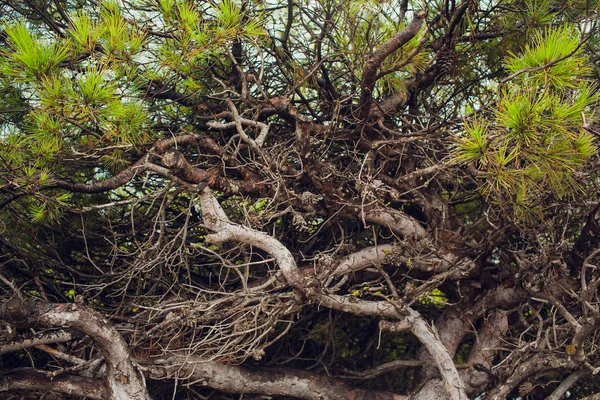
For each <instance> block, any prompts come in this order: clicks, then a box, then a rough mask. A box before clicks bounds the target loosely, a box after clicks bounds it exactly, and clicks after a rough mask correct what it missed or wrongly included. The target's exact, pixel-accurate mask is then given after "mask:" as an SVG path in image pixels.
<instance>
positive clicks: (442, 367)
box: [379, 307, 468, 400]
mask: <svg viewBox="0 0 600 400" xmlns="http://www.w3.org/2000/svg"><path fill="white" fill-rule="evenodd" d="M405 310H406V312H407V313H408V315H407V316H406V317H405V320H404V321H402V325H403V326H405V325H407V324H408V325H410V331H411V332H412V334H413V335H415V336H416V337H417V338H418V339H419V341H420V342H421V343H422V344H423V346H424V347H425V348H426V349H427V351H428V352H429V354H430V355H431V356H432V358H433V361H434V363H435V365H436V366H437V368H438V370H439V372H440V374H441V375H442V380H443V381H444V387H445V389H446V392H447V393H448V395H449V396H450V399H452V400H467V399H468V397H467V395H466V393H465V386H464V383H463V381H462V378H461V377H460V375H459V374H458V371H457V369H456V367H455V366H454V362H453V361H452V357H451V356H450V354H449V353H448V350H446V348H445V347H444V344H443V343H442V342H441V340H440V338H439V335H438V333H437V330H436V329H435V327H434V326H433V325H431V326H430V325H428V324H427V323H426V322H425V320H424V319H423V318H421V316H420V315H419V313H417V312H416V311H414V310H413V309H411V308H410V307H406V308H405ZM393 325H394V324H393V323H389V322H387V321H381V322H380V323H379V328H380V329H382V330H390V329H391V328H393Z"/></svg>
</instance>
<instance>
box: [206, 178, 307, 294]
mask: <svg viewBox="0 0 600 400" xmlns="http://www.w3.org/2000/svg"><path fill="white" fill-rule="evenodd" d="M200 206H201V208H202V217H203V219H204V223H205V224H206V226H207V227H208V229H210V230H212V231H214V232H215V233H213V234H210V235H206V241H207V242H209V243H214V244H219V243H223V242H227V241H230V240H232V241H236V242H240V243H245V244H249V245H252V246H256V247H258V248H259V249H261V250H264V251H266V252H267V253H269V254H270V255H272V256H273V257H274V258H275V259H276V260H277V264H278V265H279V269H280V270H281V272H282V273H283V276H284V277H285V280H286V282H287V283H288V284H289V285H290V286H291V287H292V288H294V290H295V291H297V292H298V293H300V294H302V295H304V294H306V288H305V285H304V279H303V277H302V274H301V273H300V271H299V270H298V266H297V265H296V261H295V260H294V257H293V256H292V253H290V251H289V250H288V249H287V248H286V247H285V246H284V245H283V244H281V242H280V241H279V240H277V239H275V238H273V237H271V236H269V235H267V234H266V233H264V232H260V231H257V230H254V229H252V228H249V227H247V226H243V225H238V224H235V223H233V222H231V221H230V220H229V218H228V217H227V215H226V214H225V211H223V208H222V207H221V205H220V204H219V202H218V201H217V199H216V198H215V196H213V194H212V192H211V191H210V189H208V188H204V190H203V191H202V192H201V193H200Z"/></svg>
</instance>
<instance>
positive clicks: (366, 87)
mask: <svg viewBox="0 0 600 400" xmlns="http://www.w3.org/2000/svg"><path fill="white" fill-rule="evenodd" d="M425 15H426V12H425V11H417V12H415V17H414V19H413V20H412V22H411V23H410V24H408V26H407V27H406V28H404V29H403V30H402V31H400V32H398V33H396V34H395V35H394V36H392V37H391V38H390V39H388V41H387V42H385V43H384V44H382V45H381V46H380V47H379V48H378V49H377V50H375V51H374V52H373V54H372V55H371V56H370V57H369V58H368V60H367V63H366V65H365V68H364V69H363V73H362V82H361V94H360V103H359V108H360V114H359V118H360V119H361V120H364V119H366V118H367V117H368V115H369V113H370V111H371V102H372V100H373V89H374V88H375V83H376V82H377V70H378V69H379V67H380V66H381V63H382V62H383V61H384V60H385V59H386V58H387V57H388V56H389V55H390V54H392V53H393V52H394V51H396V50H398V49H399V48H401V47H402V46H404V45H405V44H406V43H407V42H408V41H409V40H411V39H412V38H413V37H415V35H416V34H417V33H418V32H419V29H421V25H422V24H423V19H425Z"/></svg>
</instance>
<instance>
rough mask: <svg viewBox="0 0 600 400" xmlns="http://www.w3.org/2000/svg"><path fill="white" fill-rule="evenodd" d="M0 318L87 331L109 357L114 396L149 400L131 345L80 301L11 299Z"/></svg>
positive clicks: (20, 323) (108, 383) (110, 387)
mask: <svg viewBox="0 0 600 400" xmlns="http://www.w3.org/2000/svg"><path fill="white" fill-rule="evenodd" d="M0 319H3V320H5V321H7V322H9V323H11V324H14V325H15V326H22V327H36V326H37V327H45V328H49V327H64V328H73V329H77V330H79V331H81V332H83V333H85V334H86V335H88V336H89V337H90V338H91V339H92V340H93V341H94V343H96V345H97V346H98V347H99V348H100V350H101V351H102V354H103V356H104V359H105V360H106V386H107V388H108V390H109V393H110V397H111V398H112V399H114V400H149V399H150V396H149V395H148V392H147V391H146V387H145V385H144V383H143V381H142V380H141V379H140V376H139V375H138V373H137V371H136V369H135V367H134V366H133V363H132V362H131V358H130V356H129V348H128V346H127V344H126V343H125V342H124V341H123V338H121V336H120V335H119V334H118V332H117V331H116V330H115V329H114V328H113V327H112V325H111V324H110V323H109V322H108V321H107V320H106V319H105V318H104V317H102V316H101V315H100V314H98V313H97V312H96V311H93V310H91V309H89V308H87V307H85V306H81V305H77V304H61V303H56V304H53V303H43V302H31V301H21V300H18V299H14V298H13V299H11V300H9V301H8V302H6V303H3V304H2V305H1V306H0Z"/></svg>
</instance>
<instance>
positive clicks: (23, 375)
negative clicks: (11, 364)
mask: <svg viewBox="0 0 600 400" xmlns="http://www.w3.org/2000/svg"><path fill="white" fill-rule="evenodd" d="M13 390H27V391H36V390H39V391H42V392H44V393H48V392H57V393H64V394H67V395H70V396H78V397H84V396H85V397H86V398H88V399H97V400H108V399H110V398H111V397H110V394H109V391H108V390H107V388H106V386H105V385H104V383H103V382H102V381H101V380H100V379H91V378H83V377H81V376H77V375H68V374H61V375H59V376H56V377H53V378H49V377H47V376H45V375H43V374H41V373H39V372H34V371H20V372H17V373H15V374H10V375H7V376H3V377H1V378H0V393H1V392H10V391H13Z"/></svg>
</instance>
